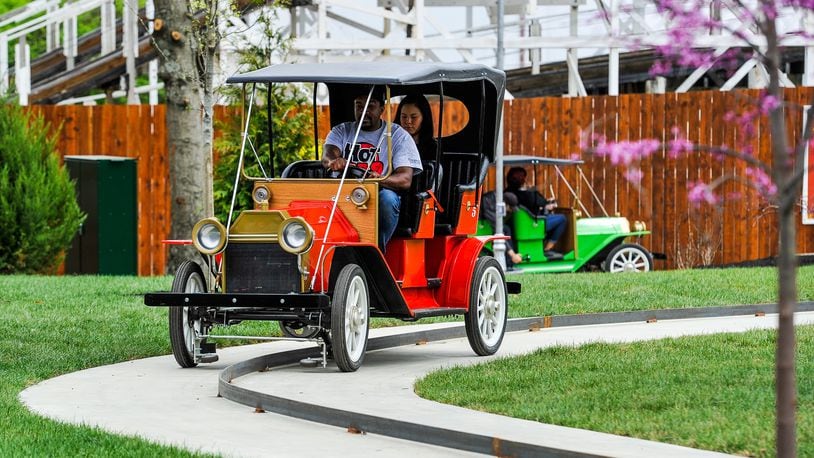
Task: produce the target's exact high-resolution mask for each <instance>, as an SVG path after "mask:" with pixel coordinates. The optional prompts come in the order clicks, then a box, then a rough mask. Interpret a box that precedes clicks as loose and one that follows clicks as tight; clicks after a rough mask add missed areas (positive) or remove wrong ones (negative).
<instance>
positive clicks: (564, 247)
mask: <svg viewBox="0 0 814 458" xmlns="http://www.w3.org/2000/svg"><path fill="white" fill-rule="evenodd" d="M504 160H505V162H504V164H507V165H518V164H523V165H528V164H535V165H536V164H548V165H551V164H549V162H548V161H551V160H547V159H545V158H531V157H529V156H505V157H504ZM524 161H525V162H524ZM552 164H555V166H562V165H565V164H581V161H563V160H556V163H552ZM555 212H556V213H561V214H564V215H565V217H566V220H567V222H568V226H567V229H566V231H565V233H564V234H563V236H562V237H561V239H560V240H559V241H558V242H557V245H556V247H555V248H554V249H555V250H556V251H557V252H559V253H562V255H563V256H562V259H551V260H549V259H548V258H546V256H545V252H544V248H543V247H544V240H545V234H546V232H545V217H544V216H537V215H535V214H533V212H531V211H529V210H528V209H527V208H525V207H523V206H519V207H518V208H517V209H516V210H515V211H513V212H510V213H509V215H508V216H506V218H505V219H504V224H508V225H511V228H512V240H511V243H512V246H513V247H514V250H515V252H517V253H519V254H520V255H521V256H522V257H523V262H522V263H520V264H518V265H516V266H514V267H515V269H514V270H518V271H521V272H523V273H534V272H549V273H556V272H577V271H580V270H596V269H602V270H604V271H607V272H643V271H649V270H652V269H653V255H652V254H651V253H650V252H649V251H648V250H647V249H646V248H644V247H643V246H642V245H641V244H640V243H639V242H640V240H641V238H642V237H644V236H646V235H649V234H650V232H649V231H648V230H647V229H646V226H645V224H644V223H643V222H640V221H634V222H633V223H632V224H631V222H630V220H628V219H627V218H625V217H621V216H604V217H581V216H580V212H579V211H576V210H574V209H571V208H564V207H559V208H557V209H556V210H555ZM493 233H494V227H493V225H492V224H491V222H489V221H487V220H484V219H481V220H480V221H479V222H478V234H479V235H487V234H489V235H491V234H493ZM488 248H489V249H491V246H488Z"/></svg>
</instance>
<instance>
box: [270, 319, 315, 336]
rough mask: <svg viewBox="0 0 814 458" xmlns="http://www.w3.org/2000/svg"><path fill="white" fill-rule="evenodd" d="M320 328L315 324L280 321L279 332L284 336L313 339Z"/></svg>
mask: <svg viewBox="0 0 814 458" xmlns="http://www.w3.org/2000/svg"><path fill="white" fill-rule="evenodd" d="M320 331H321V330H320V329H319V328H318V327H316V326H308V325H306V324H303V323H300V322H299V321H281V322H280V332H282V333H283V336H284V337H296V338H299V339H313V338H314V337H316V336H318V335H319V333H320Z"/></svg>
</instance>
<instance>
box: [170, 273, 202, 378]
mask: <svg viewBox="0 0 814 458" xmlns="http://www.w3.org/2000/svg"><path fill="white" fill-rule="evenodd" d="M172 291H173V292H174V293H205V292H206V281H205V280H204V276H203V272H202V271H201V268H200V266H198V264H196V263H194V262H192V261H184V262H183V263H182V264H181V266H180V267H178V270H177V271H176V272H175V278H174V279H173V280H172ZM205 331H206V327H205V325H204V323H203V320H202V319H201V318H200V317H198V316H196V315H195V313H194V312H193V311H192V310H191V307H170V343H171V344H172V354H173V356H175V360H176V361H177V362H178V365H179V366H181V367H195V366H197V365H198V363H197V362H195V336H196V335H199V334H204V332H205Z"/></svg>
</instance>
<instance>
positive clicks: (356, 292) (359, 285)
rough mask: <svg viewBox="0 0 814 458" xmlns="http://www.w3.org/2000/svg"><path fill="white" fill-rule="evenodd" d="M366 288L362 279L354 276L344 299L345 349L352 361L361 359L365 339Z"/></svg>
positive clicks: (366, 317)
mask: <svg viewBox="0 0 814 458" xmlns="http://www.w3.org/2000/svg"><path fill="white" fill-rule="evenodd" d="M367 301H368V298H367V288H365V282H364V280H362V277H360V276H355V277H353V279H352V280H351V282H350V286H349V287H348V295H347V297H346V298H345V347H346V348H347V349H348V356H349V357H350V359H351V360H352V361H358V360H359V358H361V357H362V353H364V348H365V340H366V339H367V325H368V316H367V315H368V304H367Z"/></svg>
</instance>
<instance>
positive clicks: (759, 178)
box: [745, 167, 777, 197]
mask: <svg viewBox="0 0 814 458" xmlns="http://www.w3.org/2000/svg"><path fill="white" fill-rule="evenodd" d="M745 175H746V176H747V177H749V180H750V181H751V182H752V184H753V185H754V186H755V188H756V189H757V190H758V192H760V193H761V194H763V195H765V196H769V197H772V196H774V195H775V194H777V186H776V185H775V184H774V182H773V181H772V178H771V177H770V176H769V175H768V174H767V173H766V172H764V171H763V169H761V168H758V167H747V168H746V171H745Z"/></svg>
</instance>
